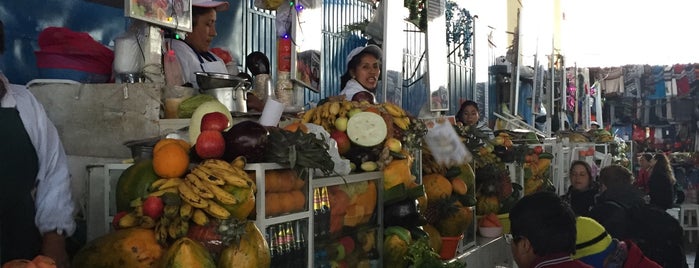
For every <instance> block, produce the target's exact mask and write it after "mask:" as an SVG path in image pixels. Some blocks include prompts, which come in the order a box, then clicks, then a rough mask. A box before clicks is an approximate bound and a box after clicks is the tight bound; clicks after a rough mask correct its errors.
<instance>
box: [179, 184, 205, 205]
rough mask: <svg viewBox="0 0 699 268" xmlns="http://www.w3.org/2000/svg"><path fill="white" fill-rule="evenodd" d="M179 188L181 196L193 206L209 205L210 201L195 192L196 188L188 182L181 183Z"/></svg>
mask: <svg viewBox="0 0 699 268" xmlns="http://www.w3.org/2000/svg"><path fill="white" fill-rule="evenodd" d="M177 189H178V190H179V194H180V198H182V200H184V201H185V202H187V203H189V204H190V205H192V206H193V207H195V208H205V207H208V206H209V201H207V200H206V199H204V198H202V197H201V196H199V195H197V194H196V193H194V190H192V188H191V187H189V184H188V183H180V185H179V186H177Z"/></svg>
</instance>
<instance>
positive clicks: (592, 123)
mask: <svg viewBox="0 0 699 268" xmlns="http://www.w3.org/2000/svg"><path fill="white" fill-rule="evenodd" d="M592 125H596V126H598V127H600V125H599V123H597V121H591V122H590V126H592Z"/></svg>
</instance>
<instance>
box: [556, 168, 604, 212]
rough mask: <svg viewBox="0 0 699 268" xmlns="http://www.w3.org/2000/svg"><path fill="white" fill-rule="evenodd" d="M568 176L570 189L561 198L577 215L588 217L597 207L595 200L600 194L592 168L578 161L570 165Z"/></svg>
mask: <svg viewBox="0 0 699 268" xmlns="http://www.w3.org/2000/svg"><path fill="white" fill-rule="evenodd" d="M568 176H569V177H570V187H568V191H567V192H566V193H565V194H564V195H563V196H561V198H562V199H563V201H565V202H567V203H568V204H570V207H571V208H572V209H573V212H575V215H577V216H588V215H589V213H590V209H592V208H593V207H594V206H595V199H596V198H597V194H598V192H599V187H598V185H597V183H596V182H595V180H594V177H593V176H592V168H590V165H589V164H588V163H587V162H585V161H582V160H576V161H573V163H572V164H571V165H570V170H569V171H568Z"/></svg>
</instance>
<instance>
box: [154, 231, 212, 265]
mask: <svg viewBox="0 0 699 268" xmlns="http://www.w3.org/2000/svg"><path fill="white" fill-rule="evenodd" d="M160 267H162V268H215V267H216V263H215V262H214V259H213V257H212V256H211V254H210V253H209V251H207V250H206V248H204V246H202V245H201V244H199V243H198V242H196V241H194V240H192V239H189V238H187V237H182V238H180V239H177V241H175V243H173V244H172V245H171V246H170V248H169V249H168V250H167V253H165V256H163V259H162V261H161V264H160Z"/></svg>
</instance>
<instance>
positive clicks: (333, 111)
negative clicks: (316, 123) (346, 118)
mask: <svg viewBox="0 0 699 268" xmlns="http://www.w3.org/2000/svg"><path fill="white" fill-rule="evenodd" d="M340 107H341V105H340V103H339V102H337V101H333V102H332V103H330V107H329V108H328V111H329V112H330V115H333V116H334V115H337V114H338V113H340Z"/></svg>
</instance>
